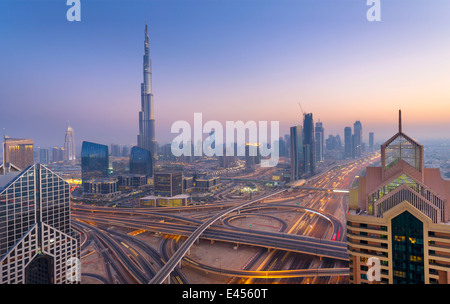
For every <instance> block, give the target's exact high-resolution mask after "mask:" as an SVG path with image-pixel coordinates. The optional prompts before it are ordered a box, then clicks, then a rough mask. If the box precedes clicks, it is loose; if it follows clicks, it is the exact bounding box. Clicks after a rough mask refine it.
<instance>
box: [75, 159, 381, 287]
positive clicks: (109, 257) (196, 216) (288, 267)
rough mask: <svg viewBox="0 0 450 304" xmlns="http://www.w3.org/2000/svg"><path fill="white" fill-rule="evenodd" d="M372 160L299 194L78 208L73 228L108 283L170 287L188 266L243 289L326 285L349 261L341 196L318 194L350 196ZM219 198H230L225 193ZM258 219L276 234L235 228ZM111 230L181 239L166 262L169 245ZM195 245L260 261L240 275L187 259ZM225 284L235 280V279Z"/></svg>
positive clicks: (336, 171)
mask: <svg viewBox="0 0 450 304" xmlns="http://www.w3.org/2000/svg"><path fill="white" fill-rule="evenodd" d="M374 159H376V157H373V158H371V159H366V160H361V161H354V162H351V163H349V164H346V165H345V166H335V167H334V168H332V169H330V170H328V171H327V172H324V173H323V174H321V175H320V176H318V177H313V178H311V179H309V180H307V183H306V185H305V186H306V187H305V188H304V189H294V190H292V189H290V190H288V189H280V190H270V189H269V190H267V189H266V190H265V191H262V192H263V194H262V195H261V196H260V197H259V198H255V199H253V200H249V201H244V202H242V200H237V201H234V200H222V201H221V202H217V203H213V204H209V205H201V206H185V207H176V208H174V207H173V208H148V209H139V208H136V209H134V208H128V209H127V208H107V207H94V206H87V205H75V206H73V211H72V215H73V217H74V218H75V219H78V220H80V221H83V222H84V223H79V224H78V225H79V226H80V227H79V229H84V230H85V231H89V233H84V234H85V237H86V241H85V242H95V243H96V246H97V247H98V252H99V254H101V256H102V260H103V262H104V263H105V264H106V265H108V267H106V269H107V278H105V280H107V281H109V282H116V283H130V282H131V283H147V282H151V283H162V282H164V281H166V282H167V281H168V279H169V278H170V279H171V282H173V283H188V278H186V277H185V276H183V271H182V270H180V269H178V268H177V267H176V266H177V265H179V264H180V263H181V261H182V260H183V261H184V262H185V263H187V264H188V265H190V267H195V268H199V269H203V270H205V271H208V272H210V273H211V272H217V271H218V272H219V273H221V274H222V275H224V276H231V277H234V278H247V279H245V280H246V282H247V283H250V282H252V281H254V280H258V278H264V280H266V281H267V280H268V279H270V280H276V281H277V282H281V283H294V282H295V283H302V282H305V281H308V282H310V279H311V278H313V280H315V282H320V283H327V282H330V280H331V281H333V280H334V281H336V279H335V278H338V277H341V278H342V276H344V277H345V276H346V275H347V272H346V269H347V262H348V256H347V252H346V246H345V244H344V243H343V242H342V240H344V238H345V231H344V229H343V227H344V226H345V225H344V224H343V223H344V220H345V204H346V195H345V193H334V192H331V191H318V190H319V189H324V188H325V189H348V188H349V187H350V185H351V183H352V182H353V180H354V178H355V176H356V175H357V174H359V172H360V171H361V170H362V168H364V167H365V166H367V164H368V163H370V162H371V161H373V160H374ZM256 178H257V176H256ZM234 187H235V186H234V185H233V187H231V186H230V187H229V188H227V189H230V190H231V189H233V188H234ZM307 187H309V189H308V188H307ZM227 189H225V190H227ZM264 192H265V193H264ZM220 195H221V197H224V198H225V197H227V191H222V192H221V193H220ZM222 195H223V196H222ZM280 212H291V213H293V214H297V215H298V219H297V220H296V222H295V223H290V224H288V223H287V222H285V221H284V220H282V219H280V218H278V217H277V214H278V213H280ZM258 216H264V217H266V218H268V219H272V220H273V221H278V223H279V229H278V231H262V230H257V229H245V228H239V227H238V226H236V225H233V224H234V222H238V221H239V219H242V218H246V217H248V218H252V217H258ZM86 223H91V224H95V225H96V226H98V227H95V226H92V225H89V226H87V225H86ZM111 226H114V227H123V228H127V229H143V230H145V231H153V232H157V233H161V234H167V235H174V236H178V237H177V240H178V242H176V249H173V248H175V247H174V245H173V244H172V245H170V246H172V247H171V248H172V249H173V250H171V256H170V255H169V253H168V251H167V246H169V244H170V243H171V242H169V241H167V240H166V239H163V240H162V241H161V242H160V248H159V250H156V249H153V248H152V247H151V246H150V245H148V244H146V243H145V242H143V241H141V240H139V239H137V238H135V237H133V236H130V235H128V234H126V233H125V234H124V233H119V232H117V231H115V229H109V230H108V229H106V228H107V227H111ZM179 236H182V238H181V239H180V237H179ZM199 238H201V239H208V240H213V241H221V242H229V243H236V244H240V245H242V244H247V245H251V246H258V247H260V248H261V254H257V255H255V256H254V257H253V258H252V259H251V261H249V262H248V263H247V265H246V267H244V269H239V270H237V269H226V267H224V268H221V269H220V270H217V269H215V268H214V267H212V266H211V265H205V264H202V263H199V262H198V261H195V260H192V258H190V257H188V256H186V253H187V252H188V251H189V249H190V247H191V246H192V245H193V244H194V243H195V242H196V240H198V239H199ZM133 248H135V249H133ZM137 248H139V249H140V250H137ZM267 248H270V249H272V250H271V252H270V254H263V252H264V253H266V252H267ZM142 252H144V253H148V254H142ZM224 269H226V270H227V271H226V273H225V271H224ZM170 274H172V275H170ZM305 277H306V279H304V278H305ZM205 282H206V281H205ZM230 282H238V281H236V279H232V280H231V281H230ZM239 282H241V281H239Z"/></svg>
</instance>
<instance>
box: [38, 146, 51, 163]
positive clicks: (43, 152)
mask: <svg viewBox="0 0 450 304" xmlns="http://www.w3.org/2000/svg"><path fill="white" fill-rule="evenodd" d="M39 162H40V163H41V164H43V165H46V164H48V163H50V152H49V150H48V149H43V148H40V149H39Z"/></svg>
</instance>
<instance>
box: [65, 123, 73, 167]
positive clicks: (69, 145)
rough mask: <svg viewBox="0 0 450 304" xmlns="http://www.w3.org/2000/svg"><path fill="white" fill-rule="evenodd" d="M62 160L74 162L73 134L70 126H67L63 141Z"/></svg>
mask: <svg viewBox="0 0 450 304" xmlns="http://www.w3.org/2000/svg"><path fill="white" fill-rule="evenodd" d="M64 153H65V156H64V160H67V161H73V160H75V134H74V132H73V129H72V127H71V126H67V130H66V136H65V139H64Z"/></svg>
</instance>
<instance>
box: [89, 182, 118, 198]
mask: <svg viewBox="0 0 450 304" xmlns="http://www.w3.org/2000/svg"><path fill="white" fill-rule="evenodd" d="M119 194H120V191H119V185H118V181H117V179H115V178H96V179H91V180H87V181H83V195H84V196H85V197H88V198H96V197H102V198H105V197H109V198H111V197H114V196H116V195H119Z"/></svg>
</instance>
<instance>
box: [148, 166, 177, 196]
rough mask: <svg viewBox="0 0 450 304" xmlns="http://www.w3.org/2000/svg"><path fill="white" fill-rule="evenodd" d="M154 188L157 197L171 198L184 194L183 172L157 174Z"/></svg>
mask: <svg viewBox="0 0 450 304" xmlns="http://www.w3.org/2000/svg"><path fill="white" fill-rule="evenodd" d="M154 187H155V195H156V196H164V197H171V196H175V195H179V194H183V173H182V172H181V171H170V172H169V171H167V172H158V173H155V177H154Z"/></svg>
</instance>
